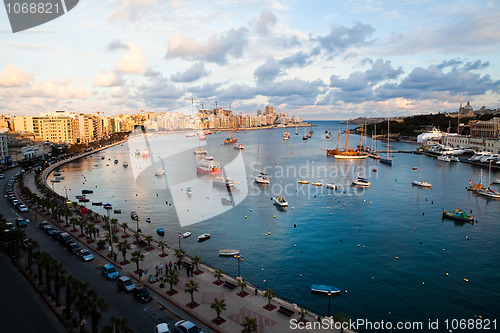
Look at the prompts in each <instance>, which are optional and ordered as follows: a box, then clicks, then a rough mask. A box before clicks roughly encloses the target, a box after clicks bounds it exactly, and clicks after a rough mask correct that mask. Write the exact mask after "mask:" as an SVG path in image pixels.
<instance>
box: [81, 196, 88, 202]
mask: <svg viewBox="0 0 500 333" xmlns="http://www.w3.org/2000/svg"><path fill="white" fill-rule="evenodd" d="M78 201H79V202H89V201H90V200H89V199H88V198H85V196H84V197H83V198H80V199H78Z"/></svg>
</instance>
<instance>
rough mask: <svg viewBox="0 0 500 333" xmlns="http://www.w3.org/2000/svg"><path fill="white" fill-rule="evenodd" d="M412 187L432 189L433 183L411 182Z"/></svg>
mask: <svg viewBox="0 0 500 333" xmlns="http://www.w3.org/2000/svg"><path fill="white" fill-rule="evenodd" d="M411 184H412V185H415V186H420V187H432V184H431V183H428V182H424V181H420V180H414V181H412V182H411Z"/></svg>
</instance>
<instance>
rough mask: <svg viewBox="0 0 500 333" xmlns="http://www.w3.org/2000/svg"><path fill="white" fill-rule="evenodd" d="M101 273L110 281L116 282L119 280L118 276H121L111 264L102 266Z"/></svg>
mask: <svg viewBox="0 0 500 333" xmlns="http://www.w3.org/2000/svg"><path fill="white" fill-rule="evenodd" d="M101 272H102V274H103V275H104V276H105V277H106V278H107V279H108V280H114V279H117V278H118V276H120V274H119V273H118V271H117V270H116V268H115V266H113V265H111V264H105V265H104V266H102V268H101Z"/></svg>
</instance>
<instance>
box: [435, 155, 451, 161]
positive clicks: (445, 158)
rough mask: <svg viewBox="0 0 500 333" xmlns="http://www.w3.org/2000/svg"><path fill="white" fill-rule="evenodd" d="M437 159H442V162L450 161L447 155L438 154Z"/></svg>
mask: <svg viewBox="0 0 500 333" xmlns="http://www.w3.org/2000/svg"><path fill="white" fill-rule="evenodd" d="M437 159H438V160H440V161H443V162H451V159H450V157H448V155H440V156H438V158H437Z"/></svg>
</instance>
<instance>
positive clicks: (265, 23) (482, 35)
mask: <svg viewBox="0 0 500 333" xmlns="http://www.w3.org/2000/svg"><path fill="white" fill-rule="evenodd" d="M499 17H500V2H499V1H497V0H492V1H487V0H479V1H465V0H453V1H446V0H442V1H431V0H428V1H426V0H419V1H412V0H407V1H404V0H394V1H377V0H356V1H345V0H344V1H337V0H308V1H298V0H297V1H276V0H246V1H234V0H222V1H215V0H214V1H201V0H198V1H185V0H108V1H104V0H103V1H93V0H81V1H80V2H79V4H78V5H77V6H76V7H75V8H74V9H73V10H71V11H69V12H68V13H66V14H65V15H63V16H61V17H59V18H57V19H55V20H53V21H51V22H48V23H46V24H43V25H40V26H38V27H35V28H32V29H30V30H26V31H23V32H18V33H15V34H14V33H12V30H11V28H10V25H9V20H8V17H7V14H6V11H5V7H3V6H2V9H1V10H0V32H1V33H0V50H1V52H0V110H1V111H0V113H2V114H10V115H31V116H33V115H38V114H39V113H41V112H50V111H55V110H67V111H73V112H83V113H95V112H97V111H100V112H103V113H104V114H105V115H107V116H111V115H115V114H120V113H137V112H139V111H140V110H141V109H143V110H145V111H154V112H166V111H177V110H181V111H184V110H188V111H189V110H191V101H190V100H189V99H190V98H192V97H194V98H195V99H196V100H195V101H194V103H195V107H197V108H200V107H201V103H203V104H204V107H205V108H214V107H215V102H216V101H217V103H218V105H219V106H220V107H223V108H226V109H227V108H229V107H231V109H232V110H235V112H238V113H239V112H243V113H250V114H255V112H256V111H257V110H258V109H263V108H264V106H265V105H266V104H269V105H273V106H274V107H275V109H277V110H278V111H285V112H288V113H289V114H290V115H299V116H303V117H304V119H348V118H355V117H358V116H382V117H383V116H387V115H390V116H398V115H411V114H422V113H429V112H443V111H456V110H457V109H458V107H459V106H460V103H464V104H465V103H467V101H470V103H471V105H472V106H473V107H474V109H479V108H480V107H481V106H483V105H484V106H486V107H487V108H499V107H500V19H499Z"/></svg>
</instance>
